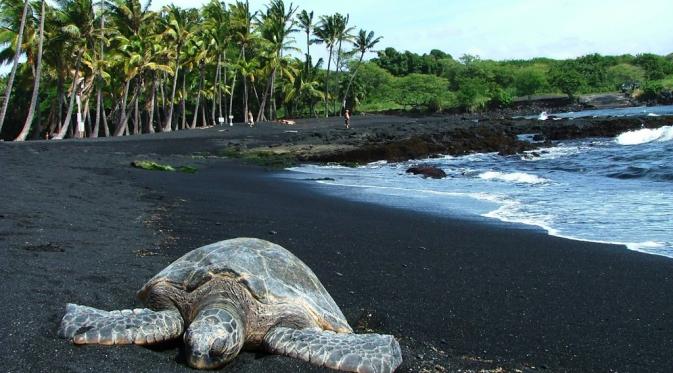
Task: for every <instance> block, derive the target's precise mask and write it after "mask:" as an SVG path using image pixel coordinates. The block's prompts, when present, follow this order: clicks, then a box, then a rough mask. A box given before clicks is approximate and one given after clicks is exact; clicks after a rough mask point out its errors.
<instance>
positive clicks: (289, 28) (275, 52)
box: [257, 0, 298, 120]
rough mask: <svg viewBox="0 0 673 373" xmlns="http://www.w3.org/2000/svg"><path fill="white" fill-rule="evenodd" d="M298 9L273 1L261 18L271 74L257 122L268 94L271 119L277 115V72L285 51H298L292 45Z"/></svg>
mask: <svg viewBox="0 0 673 373" xmlns="http://www.w3.org/2000/svg"><path fill="white" fill-rule="evenodd" d="M296 11H297V7H294V8H293V7H292V4H291V3H290V6H289V8H288V9H287V10H286V8H285V3H284V2H283V0H271V4H270V5H269V6H268V7H267V10H266V13H264V14H262V16H261V17H260V29H261V33H262V37H263V38H264V39H265V40H266V41H267V43H266V44H268V46H269V49H270V50H269V52H270V53H269V54H268V59H267V60H268V69H269V70H270V74H269V77H268V80H267V86H266V89H265V90H264V94H263V98H262V103H261V105H260V108H259V114H258V116H257V120H260V119H261V118H262V117H263V115H264V109H265V106H266V102H267V94H268V95H269V96H270V97H271V99H270V100H271V104H270V105H269V119H271V120H274V119H275V115H276V110H275V95H274V92H275V89H274V86H275V80H276V72H277V70H278V68H279V66H280V64H281V58H282V55H283V51H287V50H297V49H296V48H293V47H291V46H290V45H291V44H292V43H293V42H294V39H293V38H291V37H290V35H291V34H292V33H294V32H296V31H298V30H297V29H295V28H294V26H295V22H296V21H295V20H294V19H293V16H294V13H295V12H296Z"/></svg>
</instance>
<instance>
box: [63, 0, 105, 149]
mask: <svg viewBox="0 0 673 373" xmlns="http://www.w3.org/2000/svg"><path fill="white" fill-rule="evenodd" d="M58 3H59V5H60V8H61V9H60V11H59V13H58V14H59V18H61V22H62V24H63V26H62V27H61V32H62V33H63V34H64V35H65V37H66V38H67V40H66V44H67V46H68V49H67V50H68V51H69V52H72V53H74V54H76V58H75V66H74V70H75V72H74V76H73V81H72V86H71V89H70V102H69V104H68V111H67V113H66V116H65V120H64V121H63V125H62V126H61V130H60V131H59V132H58V133H57V134H56V135H55V136H54V138H56V139H62V138H63V137H64V136H65V135H66V132H67V131H68V129H69V128H70V120H71V118H72V112H73V108H74V104H75V98H76V97H80V100H79V101H81V93H82V88H83V86H82V85H81V83H82V82H83V79H82V78H81V76H80V73H81V72H80V69H81V63H82V56H83V55H84V52H86V51H87V50H89V49H91V48H92V47H93V46H94V45H95V44H94V43H95V41H96V39H97V33H96V32H95V26H94V23H95V15H94V12H93V3H92V1H91V0H59V1H58ZM65 55H66V56H67V54H65ZM79 101H78V102H79ZM80 117H81V112H80V111H79V110H78V119H79V118H80Z"/></svg>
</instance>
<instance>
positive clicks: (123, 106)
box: [114, 79, 131, 136]
mask: <svg viewBox="0 0 673 373" xmlns="http://www.w3.org/2000/svg"><path fill="white" fill-rule="evenodd" d="M129 89H131V79H129V80H127V81H126V83H125V84H124V92H123V94H122V102H121V107H120V109H121V115H120V117H119V122H117V127H116V128H115V132H114V135H115V136H121V135H123V134H124V133H125V132H126V128H125V127H126V122H125V121H124V122H122V119H124V118H128V116H127V115H126V102H127V100H128V96H129Z"/></svg>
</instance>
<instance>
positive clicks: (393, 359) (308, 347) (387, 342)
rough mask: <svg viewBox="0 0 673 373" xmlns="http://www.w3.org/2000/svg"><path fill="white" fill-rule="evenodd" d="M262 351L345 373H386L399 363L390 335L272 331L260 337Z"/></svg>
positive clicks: (290, 330)
mask: <svg viewBox="0 0 673 373" xmlns="http://www.w3.org/2000/svg"><path fill="white" fill-rule="evenodd" d="M264 347H265V348H266V350H267V351H268V352H271V353H274V354H280V355H286V356H290V357H294V358H297V359H301V360H305V361H308V362H310V363H312V364H315V365H319V366H324V367H328V368H332V369H336V370H341V371H346V372H359V373H388V372H393V371H394V370H395V369H396V368H397V367H398V366H399V365H400V364H401V363H402V353H401V351H400V345H399V343H397V341H396V340H395V338H394V337H393V336H391V335H382V334H351V333H334V332H332V331H325V330H319V329H301V330H299V329H291V328H285V327H276V328H273V329H271V330H270V331H269V332H268V333H267V334H266V336H265V337H264Z"/></svg>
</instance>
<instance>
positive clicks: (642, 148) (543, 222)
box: [291, 126, 673, 257]
mask: <svg viewBox="0 0 673 373" xmlns="http://www.w3.org/2000/svg"><path fill="white" fill-rule="evenodd" d="M419 163H430V164H433V165H436V166H438V167H440V168H442V169H443V170H444V171H445V172H446V173H447V175H448V177H447V178H445V179H441V180H433V179H423V178H421V177H419V176H413V175H409V174H406V173H405V171H406V169H407V168H408V167H410V166H411V165H415V164H419ZM291 171H293V172H292V173H291V175H293V177H296V178H300V179H314V180H316V181H315V182H316V183H319V186H320V188H321V189H322V190H324V191H325V192H327V193H332V194H338V195H341V196H345V197H347V198H352V199H355V200H360V201H367V202H374V203H379V204H384V205H390V206H395V207H400V208H408V209H414V210H420V211H425V212H429V213H433V214H439V215H445V216H461V217H468V218H475V219H484V218H485V219H495V221H502V222H514V223H523V224H527V225H532V226H537V227H541V228H543V229H545V230H546V231H547V232H549V234H552V235H556V236H561V237H567V238H573V239H579V240H588V241H596V242H608V243H618V244H624V245H626V246H627V247H628V248H630V249H632V250H637V251H643V252H646V253H650V254H657V255H664V256H668V257H673V127H671V126H669V127H663V128H660V129H656V130H650V129H643V130H639V131H632V132H628V133H625V134H622V135H620V136H619V137H617V138H610V139H607V138H602V139H588V140H582V141H569V142H562V143H559V144H558V145H557V146H556V147H553V148H548V149H541V150H537V151H532V152H527V153H525V154H524V155H516V156H499V155H497V154H474V155H469V156H463V157H448V156H447V157H443V158H438V159H428V160H425V161H413V162H402V163H386V162H377V163H372V164H369V165H367V166H363V167H358V168H345V167H339V166H327V167H319V166H312V165H306V166H301V167H296V168H292V169H291ZM318 179H320V180H318Z"/></svg>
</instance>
